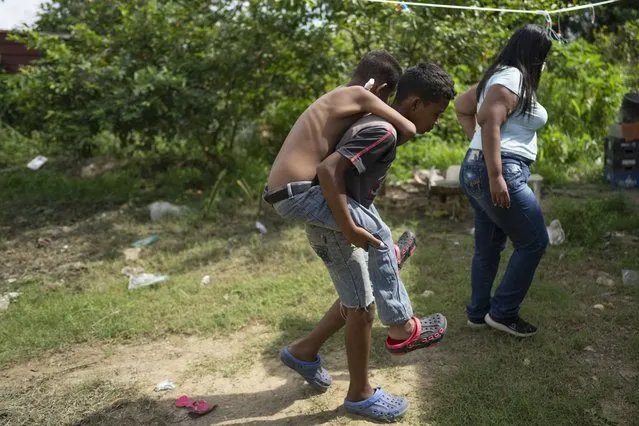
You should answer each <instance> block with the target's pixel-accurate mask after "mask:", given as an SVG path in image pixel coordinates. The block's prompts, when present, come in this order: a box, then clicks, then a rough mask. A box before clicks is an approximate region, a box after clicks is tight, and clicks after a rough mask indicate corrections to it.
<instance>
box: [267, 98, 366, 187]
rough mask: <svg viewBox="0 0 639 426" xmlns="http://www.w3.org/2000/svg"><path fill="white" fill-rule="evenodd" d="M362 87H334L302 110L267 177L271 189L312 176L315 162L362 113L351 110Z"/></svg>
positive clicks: (315, 167)
mask: <svg viewBox="0 0 639 426" xmlns="http://www.w3.org/2000/svg"><path fill="white" fill-rule="evenodd" d="M365 90H366V89H364V88H363V87H361V86H351V87H340V88H337V89H335V90H333V91H331V92H328V93H326V94H325V95H323V96H322V97H320V98H319V99H317V100H316V101H315V102H313V104H311V106H309V107H308V108H307V109H306V111H304V113H302V115H301V116H300V117H299V118H298V119H297V121H296V122H295V125H293V128H292V129H291V131H290V132H289V134H288V136H287V137H286V139H285V140H284V144H283V145H282V148H281V149H280V152H279V153H278V154H277V157H276V158H275V162H274V163H273V167H272V169H271V173H270V175H269V177H268V188H269V189H270V190H271V191H273V190H276V189H279V188H281V187H283V186H285V185H286V184H288V183H289V182H297V181H310V180H314V179H315V177H316V174H317V172H316V169H317V166H318V165H319V164H320V163H321V162H322V161H323V160H324V159H325V158H326V157H327V156H328V155H329V154H330V153H332V152H333V151H334V150H335V145H336V144H337V142H338V141H339V139H340V138H341V136H342V135H343V134H344V132H346V130H347V129H348V128H349V127H350V126H351V125H352V124H353V123H355V121H357V120H358V119H360V118H361V117H362V116H363V115H364V114H363V113H361V112H360V111H355V110H354V108H353V98H354V97H355V96H358V95H360V94H361V91H365Z"/></svg>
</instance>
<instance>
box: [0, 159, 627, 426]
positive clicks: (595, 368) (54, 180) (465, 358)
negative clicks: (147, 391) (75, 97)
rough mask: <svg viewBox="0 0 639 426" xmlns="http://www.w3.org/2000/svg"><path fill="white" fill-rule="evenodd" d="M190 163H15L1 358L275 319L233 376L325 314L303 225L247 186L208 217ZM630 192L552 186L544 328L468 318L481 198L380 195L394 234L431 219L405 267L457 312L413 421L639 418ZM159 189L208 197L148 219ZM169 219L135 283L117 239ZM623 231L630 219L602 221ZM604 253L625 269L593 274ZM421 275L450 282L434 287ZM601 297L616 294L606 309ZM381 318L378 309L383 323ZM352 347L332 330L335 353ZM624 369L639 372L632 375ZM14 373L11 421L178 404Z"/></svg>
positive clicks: (104, 385)
mask: <svg viewBox="0 0 639 426" xmlns="http://www.w3.org/2000/svg"><path fill="white" fill-rule="evenodd" d="M188 179H189V178H188V176H187V178H184V177H182V178H181V179H177V178H175V177H171V176H169V177H167V176H165V177H160V178H159V179H157V180H156V182H159V184H157V185H154V184H151V183H150V182H149V181H146V180H140V179H139V178H138V177H136V176H135V175H134V174H131V173H130V172H126V171H115V172H111V173H107V174H105V175H102V176H98V177H96V178H94V179H80V178H77V177H70V176H67V175H64V174H61V173H58V172H56V171H46V170H43V171H41V172H38V173H25V172H16V173H10V174H4V175H0V199H2V200H3V209H2V213H0V229H3V230H5V231H6V233H5V235H6V237H5V238H3V240H2V241H1V242H0V251H2V252H3V253H4V255H3V259H2V260H0V262H1V264H2V270H0V293H3V292H5V291H20V292H22V295H21V296H20V298H19V299H18V300H17V302H15V303H12V305H11V306H10V307H9V310H8V311H7V312H6V313H4V314H2V315H0V366H2V367H0V368H3V367H4V368H8V367H11V366H16V365H21V364H22V363H24V362H25V361H27V360H33V359H38V358H43V357H47V356H49V354H50V353H51V351H65V350H67V349H69V348H73V347H75V346H76V345H78V344H81V343H92V344H99V343H104V342H125V343H128V342H130V343H135V342H138V341H141V340H143V339H151V340H156V339H162V338H164V337H166V336H169V335H172V334H180V335H200V336H205V337H207V338H222V337H224V336H231V335H233V333H234V332H235V331H236V330H237V329H239V328H242V327H246V326H249V327H250V326H251V325H252V324H261V327H264V328H265V329H266V330H268V331H269V333H268V337H267V338H266V339H265V340H264V341H263V342H261V344H260V345H259V346H258V347H257V349H255V351H250V352H248V353H249V354H250V355H251V356H245V357H238V358H237V362H235V363H230V364H228V365H224V366H220V365H213V364H212V365H210V366H209V369H210V371H213V372H216V373H217V374H220V375H221V376H223V377H225V378H226V377H229V378H230V377H232V376H233V374H234V371H238V370H239V369H241V368H244V367H245V366H246V365H250V363H251V360H252V359H254V358H255V357H259V356H262V355H261V354H262V353H266V352H268V353H269V354H270V353H271V352H272V351H273V350H274V349H276V348H278V347H280V346H281V345H282V344H284V343H286V342H288V341H290V340H292V339H294V338H296V337H298V336H300V335H301V334H302V333H303V332H305V331H307V330H309V329H310V328H311V327H312V326H313V325H314V323H316V322H317V321H318V320H319V318H320V317H321V315H322V313H323V312H324V311H325V310H326V309H327V308H328V307H329V306H330V305H331V303H332V302H333V301H334V299H335V292H334V289H333V287H332V284H331V283H330V281H329V279H328V274H327V273H326V271H325V268H324V267H323V265H322V264H321V262H320V261H319V260H318V259H317V258H316V256H315V255H314V253H313V252H312V250H311V249H310V247H309V246H308V244H307V242H306V239H305V237H304V234H303V231H302V229H301V227H299V226H294V225H290V224H286V223H283V222H282V221H280V220H279V219H278V218H277V217H275V216H274V215H273V214H272V213H270V212H269V211H268V209H265V212H264V213H263V215H262V216H261V217H260V221H262V222H263V223H265V224H266V226H267V227H268V229H269V232H268V233H267V234H265V235H263V236H260V235H259V234H257V233H256V232H255V229H254V223H255V216H254V209H253V206H252V205H251V204H253V203H249V202H247V201H246V200H245V201H244V202H230V205H231V207H230V208H231V209H232V212H231V210H227V211H226V212H225V214H218V215H214V216H212V217H208V218H205V219H202V218H201V215H199V214H198V208H199V206H201V205H202V204H203V203H204V202H205V198H206V196H205V195H197V193H196V192H194V191H191V190H190V189H192V188H190V186H189V184H188ZM185 182H186V183H185ZM631 195H632V194H631V193H616V194H613V195H610V194H608V193H607V192H606V191H605V189H604V188H601V187H597V189H596V191H593V192H590V193H588V194H587V195H586V196H585V197H581V198H575V197H568V196H558V195H553V196H551V197H549V198H548V199H546V200H545V201H544V210H545V212H546V215H547V218H546V219H547V221H550V220H551V219H554V218H559V219H560V220H561V222H562V224H563V226H564V228H565V230H566V234H567V243H566V244H564V245H562V246H557V247H551V248H550V249H549V251H548V253H547V254H546V256H545V258H544V260H543V262H542V265H541V267H540V269H539V271H538V274H537V276H536V278H535V282H534V283H533V286H532V289H531V291H530V293H529V296H528V298H527V300H526V302H525V304H524V306H523V312H522V315H523V316H525V317H526V318H528V319H530V320H531V321H532V322H533V323H535V324H537V325H538V326H539V328H540V333H539V334H538V335H537V336H535V337H534V338H532V339H529V340H524V341H520V340H516V339H512V338H510V337H508V336H503V335H501V334H499V333H497V332H491V331H489V330H485V331H480V332H473V331H470V330H468V329H467V328H466V327H465V326H464V324H465V316H464V305H465V303H466V302H467V300H468V297H469V285H468V279H469V276H468V274H469V264H470V259H471V256H472V246H473V241H472V237H471V235H470V234H469V233H468V229H469V228H470V227H472V223H471V222H470V218H469V215H468V214H466V215H465V216H464V219H463V221H462V222H452V221H449V220H447V219H433V218H432V215H430V214H428V212H426V211H424V210H416V209H402V210H399V209H397V208H395V207H393V206H392V205H390V204H389V203H388V202H381V203H380V206H379V207H382V211H383V214H384V215H385V217H386V218H387V219H388V222H389V223H390V224H391V225H392V228H393V229H394V230H395V232H396V234H397V235H396V236H398V235H399V234H400V233H401V232H402V231H403V229H405V228H407V227H410V228H414V229H416V230H417V234H418V238H419V248H418V250H417V252H416V254H415V256H414V258H412V259H411V261H410V262H409V264H408V265H407V267H406V269H405V270H403V271H402V277H403V279H404V281H405V282H406V283H407V287H408V290H409V293H410V294H411V295H413V297H412V299H413V305H414V308H415V310H416V312H419V313H427V312H435V311H440V312H443V313H445V314H446V315H447V317H448V318H449V323H450V330H449V335H448V336H447V339H446V340H445V342H444V343H443V344H442V345H440V349H439V353H440V354H441V356H442V359H443V366H442V367H438V368H437V370H436V371H431V370H428V371H427V369H426V368H425V367H424V368H422V367H420V366H418V370H417V371H418V372H419V373H418V374H419V379H420V380H421V382H422V385H420V386H421V387H423V389H424V391H423V392H424V395H425V401H426V402H425V403H424V404H422V406H421V407H420V409H419V411H418V412H414V413H412V414H411V417H410V418H409V422H410V423H411V424H424V423H425V422H428V423H431V424H437V425H468V424H473V425H549V424H552V425H575V424H579V425H611V424H628V425H630V424H632V422H633V421H634V420H636V419H637V418H639V397H638V396H637V394H636V388H637V385H639V380H638V377H639V376H637V375H636V374H635V375H633V374H634V373H636V372H637V371H638V370H639V337H637V334H636V330H637V329H638V328H639V317H638V316H637V311H638V309H639V304H638V297H639V290H638V289H636V288H631V287H625V286H622V285H621V284H620V271H621V269H622V268H624V269H625V268H630V269H639V264H638V263H637V262H638V261H637V256H636V253H637V252H638V250H637V249H638V248H639V244H638V243H637V241H636V239H634V238H636V237H637V236H639V228H638V227H637V224H638V223H639V214H638V212H637V206H636V204H633V201H632V200H631V199H630V198H629V197H630V196H631ZM156 199H166V200H168V201H172V202H178V203H186V204H189V205H190V206H191V207H193V209H194V211H195V213H194V214H193V215H192V216H189V217H186V218H183V219H181V220H174V221H163V222H158V223H151V222H150V221H149V220H148V219H147V213H146V212H145V208H144V206H145V205H146V204H147V203H148V202H150V201H153V200H156ZM434 202H435V201H433V203H434ZM434 208H435V209H439V210H441V207H434ZM65 228H66V229H65ZM154 232H155V233H158V235H160V240H159V241H158V242H157V243H155V244H154V245H152V246H151V247H148V248H146V249H144V250H143V252H142V255H141V259H140V260H139V261H137V262H135V263H134V264H133V265H130V264H129V266H139V267H143V268H144V269H145V271H147V272H156V273H166V274H169V275H170V281H169V282H168V283H166V284H161V285H158V286H156V287H153V288H144V289H139V290H136V291H128V290H127V289H126V286H127V279H126V277H125V276H124V275H122V273H121V270H122V268H123V267H124V266H127V263H125V261H124V257H123V256H122V254H121V253H120V251H121V250H122V249H124V248H126V247H128V246H129V245H130V244H131V243H132V242H133V241H135V240H137V239H139V238H142V237H145V236H147V235H150V234H151V233H154ZM610 232H624V233H625V236H624V237H613V238H608V239H605V238H604V234H606V233H610ZM43 236H44V237H48V238H49V239H50V241H51V242H50V243H49V244H48V245H46V246H44V247H40V248H39V247H38V245H37V244H36V243H35V242H36V241H37V239H38V238H39V237H43ZM65 246H66V248H65ZM509 252H510V249H507V250H506V252H505V253H504V259H507V257H508V255H509ZM78 262H81V266H77V267H73V265H74V264H77V263H78ZM505 263H506V262H505V261H503V262H502V269H503V267H504V266H505ZM69 265H71V266H69ZM600 271H603V272H607V273H609V274H610V275H611V276H612V277H613V278H614V279H615V280H616V281H617V286H615V287H614V288H607V287H601V286H599V285H597V284H595V280H596V276H597V273H598V272H600ZM204 275H210V276H211V278H212V284H211V285H210V286H203V285H201V284H200V280H201V278H202V277H203V276H204ZM13 279H16V280H17V281H15V282H13ZM10 280H11V281H12V282H9V281H10ZM424 290H432V291H434V293H435V295H434V296H432V297H431V298H428V299H426V298H424V297H422V296H420V295H421V294H422V293H423V292H424ZM596 303H602V304H604V306H605V310H604V311H598V310H594V309H593V308H592V306H593V305H594V304H596ZM383 334H384V332H383V330H382V329H381V328H380V327H379V324H378V328H376V330H375V336H376V339H377V340H376V341H379V340H380V339H381V338H382V337H383ZM587 346H590V347H592V348H593V349H594V352H590V351H585V350H584V348H585V347H587ZM341 350H342V346H341V340H340V339H337V338H335V339H332V340H331V341H329V344H328V346H327V348H326V350H325V353H329V354H330V353H334V352H335V353H336V352H339V351H341ZM268 356H269V357H270V356H271V355H268ZM372 363H373V365H375V366H376V367H377V368H381V369H384V370H388V372H389V374H390V372H392V371H394V370H393V369H394V368H398V367H395V366H393V364H392V363H391V362H390V361H389V359H388V355H387V354H386V353H385V351H384V349H383V347H382V346H381V345H379V344H376V345H375V346H374V348H373V356H372ZM622 370H623V371H629V372H631V373H633V374H630V375H626V376H625V377H622V376H621V375H620V371H622ZM0 374H1V373H0ZM433 380H434V383H432V382H433ZM0 391H3V392H9V391H10V392H11V393H10V395H9V398H4V399H5V400H6V401H9V402H5V403H3V406H0V424H3V421H5V420H6V421H8V422H9V423H7V424H46V423H49V424H53V423H56V422H58V423H64V424H113V423H115V422H119V423H122V424H134V423H136V422H137V424H142V423H145V424H163V423H162V422H165V421H167V420H166V419H167V418H169V417H170V416H169V417H167V416H168V414H167V415H165V414H166V413H168V412H169V411H168V410H170V407H168V406H165V405H162V404H159V403H158V402H155V401H150V400H148V399H145V397H144V396H143V395H141V394H140V393H139V390H136V389H133V388H129V387H126V386H125V387H123V386H122V385H120V384H116V383H112V382H110V381H109V380H97V379H96V380H90V381H88V382H82V383H79V384H77V386H71V387H66V388H60V387H56V386H55V383H54V382H49V381H47V382H38V383H32V382H29V383H25V385H24V386H21V387H17V388H11V389H7V388H2V387H0ZM245 391H250V389H247V390H245ZM415 392H417V393H419V390H416V391H415ZM79 395H82V398H83V399H85V400H86V399H87V398H89V399H91V398H93V399H94V400H95V401H94V403H93V404H92V405H90V406H88V407H82V408H79V407H77V406H66V405H65V404H64V403H63V402H62V401H63V400H65V399H67V398H70V399H71V400H75V399H77V398H78V397H79ZM118 399H124V400H127V401H135V402H134V403H133V402H130V403H129V405H128V407H129V408H127V409H126V410H124V411H123V410H119V409H118V407H117V404H115V405H114V400H116V401H117V400H118ZM33 400H37V401H39V400H42V401H46V402H47V406H46V407H42V408H38V407H36V408H35V409H34V410H32V411H29V412H26V413H23V412H21V411H20V410H19V409H17V408H16V404H21V403H25V402H26V401H33ZM140 410H141V411H145V412H146V411H148V412H149V413H150V412H156V413H160V414H158V416H156V417H152V416H151V417H145V418H144V420H141V419H142V418H139V417H135V413H136V412H137V411H140ZM16 413H20V414H16ZM162 413H164V414H162ZM45 415H46V416H48V417H47V419H48V420H47V421H45V420H42V419H45ZM118 416H120V417H118ZM127 416H128V417H127ZM153 419H155V420H157V422H156V423H154V421H155V420H153ZM109 422H110V423H109ZM127 422H133V423H127Z"/></svg>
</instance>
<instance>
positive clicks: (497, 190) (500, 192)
mask: <svg viewBox="0 0 639 426" xmlns="http://www.w3.org/2000/svg"><path fill="white" fill-rule="evenodd" d="M490 197H491V198H492V200H493V206H495V207H502V208H506V209H508V208H510V194H508V186H507V185H506V180H505V179H504V176H503V175H499V176H496V177H491V178H490Z"/></svg>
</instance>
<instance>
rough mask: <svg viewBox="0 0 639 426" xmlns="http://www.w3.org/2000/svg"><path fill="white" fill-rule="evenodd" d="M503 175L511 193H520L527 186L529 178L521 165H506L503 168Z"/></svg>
mask: <svg viewBox="0 0 639 426" xmlns="http://www.w3.org/2000/svg"><path fill="white" fill-rule="evenodd" d="M502 175H503V176H504V180H505V181H506V185H507V186H508V191H509V192H515V191H518V190H520V189H521V188H522V187H524V186H526V184H527V180H528V177H527V175H526V173H525V171H524V170H523V168H522V167H521V166H520V165H519V164H512V163H507V164H504V165H503V166H502Z"/></svg>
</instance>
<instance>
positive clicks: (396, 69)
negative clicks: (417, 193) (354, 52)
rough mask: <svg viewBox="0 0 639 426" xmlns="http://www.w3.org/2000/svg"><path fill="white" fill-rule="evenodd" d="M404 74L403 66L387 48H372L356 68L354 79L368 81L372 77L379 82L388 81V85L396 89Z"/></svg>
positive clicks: (393, 89)
mask: <svg viewBox="0 0 639 426" xmlns="http://www.w3.org/2000/svg"><path fill="white" fill-rule="evenodd" d="M401 76H402V67H401V65H399V62H397V59H395V58H394V57H393V55H391V54H390V53H388V52H387V51H386V50H372V51H370V52H368V53H367V54H366V55H364V57H363V58H362V60H361V61H359V64H358V65H357V68H356V69H355V72H354V73H353V79H354V80H359V81H363V82H364V83H366V82H367V81H368V80H370V79H371V78H374V79H375V82H376V83H377V84H379V83H386V84H388V87H389V88H390V89H391V90H392V91H395V88H396V87H397V82H398V81H399V78H400V77H401Z"/></svg>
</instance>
